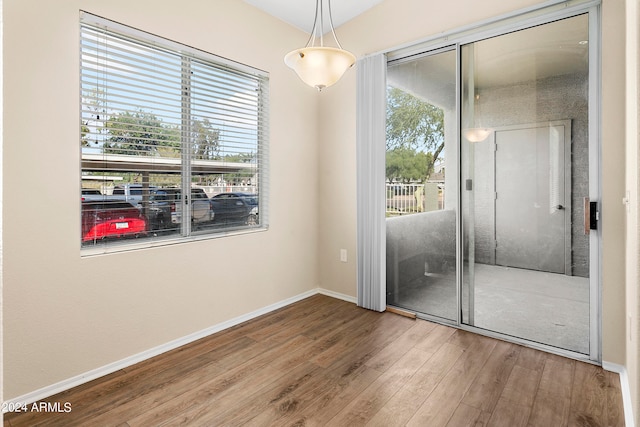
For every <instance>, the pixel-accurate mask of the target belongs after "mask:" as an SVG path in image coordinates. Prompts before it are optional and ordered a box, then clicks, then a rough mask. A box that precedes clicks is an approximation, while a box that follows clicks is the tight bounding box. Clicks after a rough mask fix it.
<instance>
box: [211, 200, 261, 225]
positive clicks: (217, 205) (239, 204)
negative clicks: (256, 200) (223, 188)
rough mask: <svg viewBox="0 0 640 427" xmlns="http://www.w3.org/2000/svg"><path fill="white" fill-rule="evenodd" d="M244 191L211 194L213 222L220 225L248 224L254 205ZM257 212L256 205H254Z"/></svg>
mask: <svg viewBox="0 0 640 427" xmlns="http://www.w3.org/2000/svg"><path fill="white" fill-rule="evenodd" d="M247 196H248V195H247V194H245V193H220V194H216V195H215V196H213V197H212V198H211V199H210V200H211V206H212V208H213V212H214V213H215V218H214V223H215V224H220V225H238V224H248V223H249V219H250V215H251V213H252V210H253V209H254V205H253V204H251V203H250V199H249V198H248V197H247ZM256 214H257V207H256Z"/></svg>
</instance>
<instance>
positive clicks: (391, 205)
mask: <svg viewBox="0 0 640 427" xmlns="http://www.w3.org/2000/svg"><path fill="white" fill-rule="evenodd" d="M456 56H457V55H456V49H455V48H445V49H442V50H439V51H436V52H429V53H428V54H425V55H420V56H418V57H411V58H410V59H408V60H401V61H397V62H395V63H393V64H389V66H388V67H387V152H386V171H385V176H386V216H387V221H386V225H387V303H388V304H390V305H395V306H398V307H402V308H405V309H408V310H411V311H417V312H420V313H425V314H428V315H431V316H435V317H438V318H441V319H445V320H449V321H457V319H458V314H457V310H458V287H457V275H456V252H457V251H456V248H457V246H456V242H457V233H456V224H457V219H458V217H457V211H458V155H457V153H458V133H457V129H456V128H457V103H456V69H457V60H456Z"/></svg>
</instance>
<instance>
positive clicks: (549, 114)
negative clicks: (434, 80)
mask: <svg viewBox="0 0 640 427" xmlns="http://www.w3.org/2000/svg"><path fill="white" fill-rule="evenodd" d="M477 102H478V104H479V105H478V104H476V109H477V110H478V109H479V110H480V112H481V113H482V118H481V120H482V123H483V126H490V127H493V128H499V127H503V126H510V125H520V124H533V123H544V122H549V121H555V120H566V119H570V120H571V123H572V129H571V136H572V143H571V148H572V150H571V152H572V169H571V175H572V209H571V213H572V215H571V216H572V218H571V220H572V230H571V237H572V247H573V251H572V264H573V274H574V275H576V276H581V277H587V276H588V274H589V246H588V244H589V241H588V237H586V236H585V235H584V232H583V221H582V218H583V215H584V211H583V206H582V198H583V197H587V196H588V194H589V181H588V173H589V163H588V160H589V158H588V154H589V146H588V142H589V140H588V110H587V83H586V76H558V77H552V78H547V79H543V80H537V81H532V82H528V83H524V84H518V85H514V86H503V87H494V88H488V89H483V90H482V96H481V98H480V99H479V101H477ZM477 110H476V111H477ZM490 148H491V147H490V144H482V143H479V144H476V146H475V147H474V150H475V159H476V167H475V177H476V180H475V181H476V182H475V183H474V184H475V185H474V193H475V207H476V219H475V229H476V261H477V262H482V263H489V264H491V263H493V262H494V256H495V254H494V250H493V243H492V240H493V238H494V236H495V230H494V217H493V211H494V208H493V203H494V199H493V191H494V188H493V166H492V164H493V161H492V157H493V151H492V150H490ZM467 155H468V153H467ZM483 165H491V166H489V167H483ZM482 213H485V214H486V215H482Z"/></svg>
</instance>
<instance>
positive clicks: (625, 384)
mask: <svg viewBox="0 0 640 427" xmlns="http://www.w3.org/2000/svg"><path fill="white" fill-rule="evenodd" d="M602 368H603V369H604V370H606V371H610V372H616V373H617V374H619V375H620V388H621V389H622V404H623V405H624V422H625V426H627V427H634V426H635V420H634V417H633V404H632V402H631V388H630V387H629V375H628V374H627V368H625V367H624V366H622V365H618V364H616V363H610V362H602Z"/></svg>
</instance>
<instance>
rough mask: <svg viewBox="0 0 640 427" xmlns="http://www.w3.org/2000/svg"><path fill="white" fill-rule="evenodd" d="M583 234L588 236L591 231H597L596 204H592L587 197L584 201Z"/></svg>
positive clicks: (597, 216)
mask: <svg viewBox="0 0 640 427" xmlns="http://www.w3.org/2000/svg"><path fill="white" fill-rule="evenodd" d="M583 200H584V234H589V232H590V231H591V230H597V229H598V220H599V219H600V218H599V215H598V203H597V202H592V201H590V200H589V198H588V197H585V198H584V199H583Z"/></svg>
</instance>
